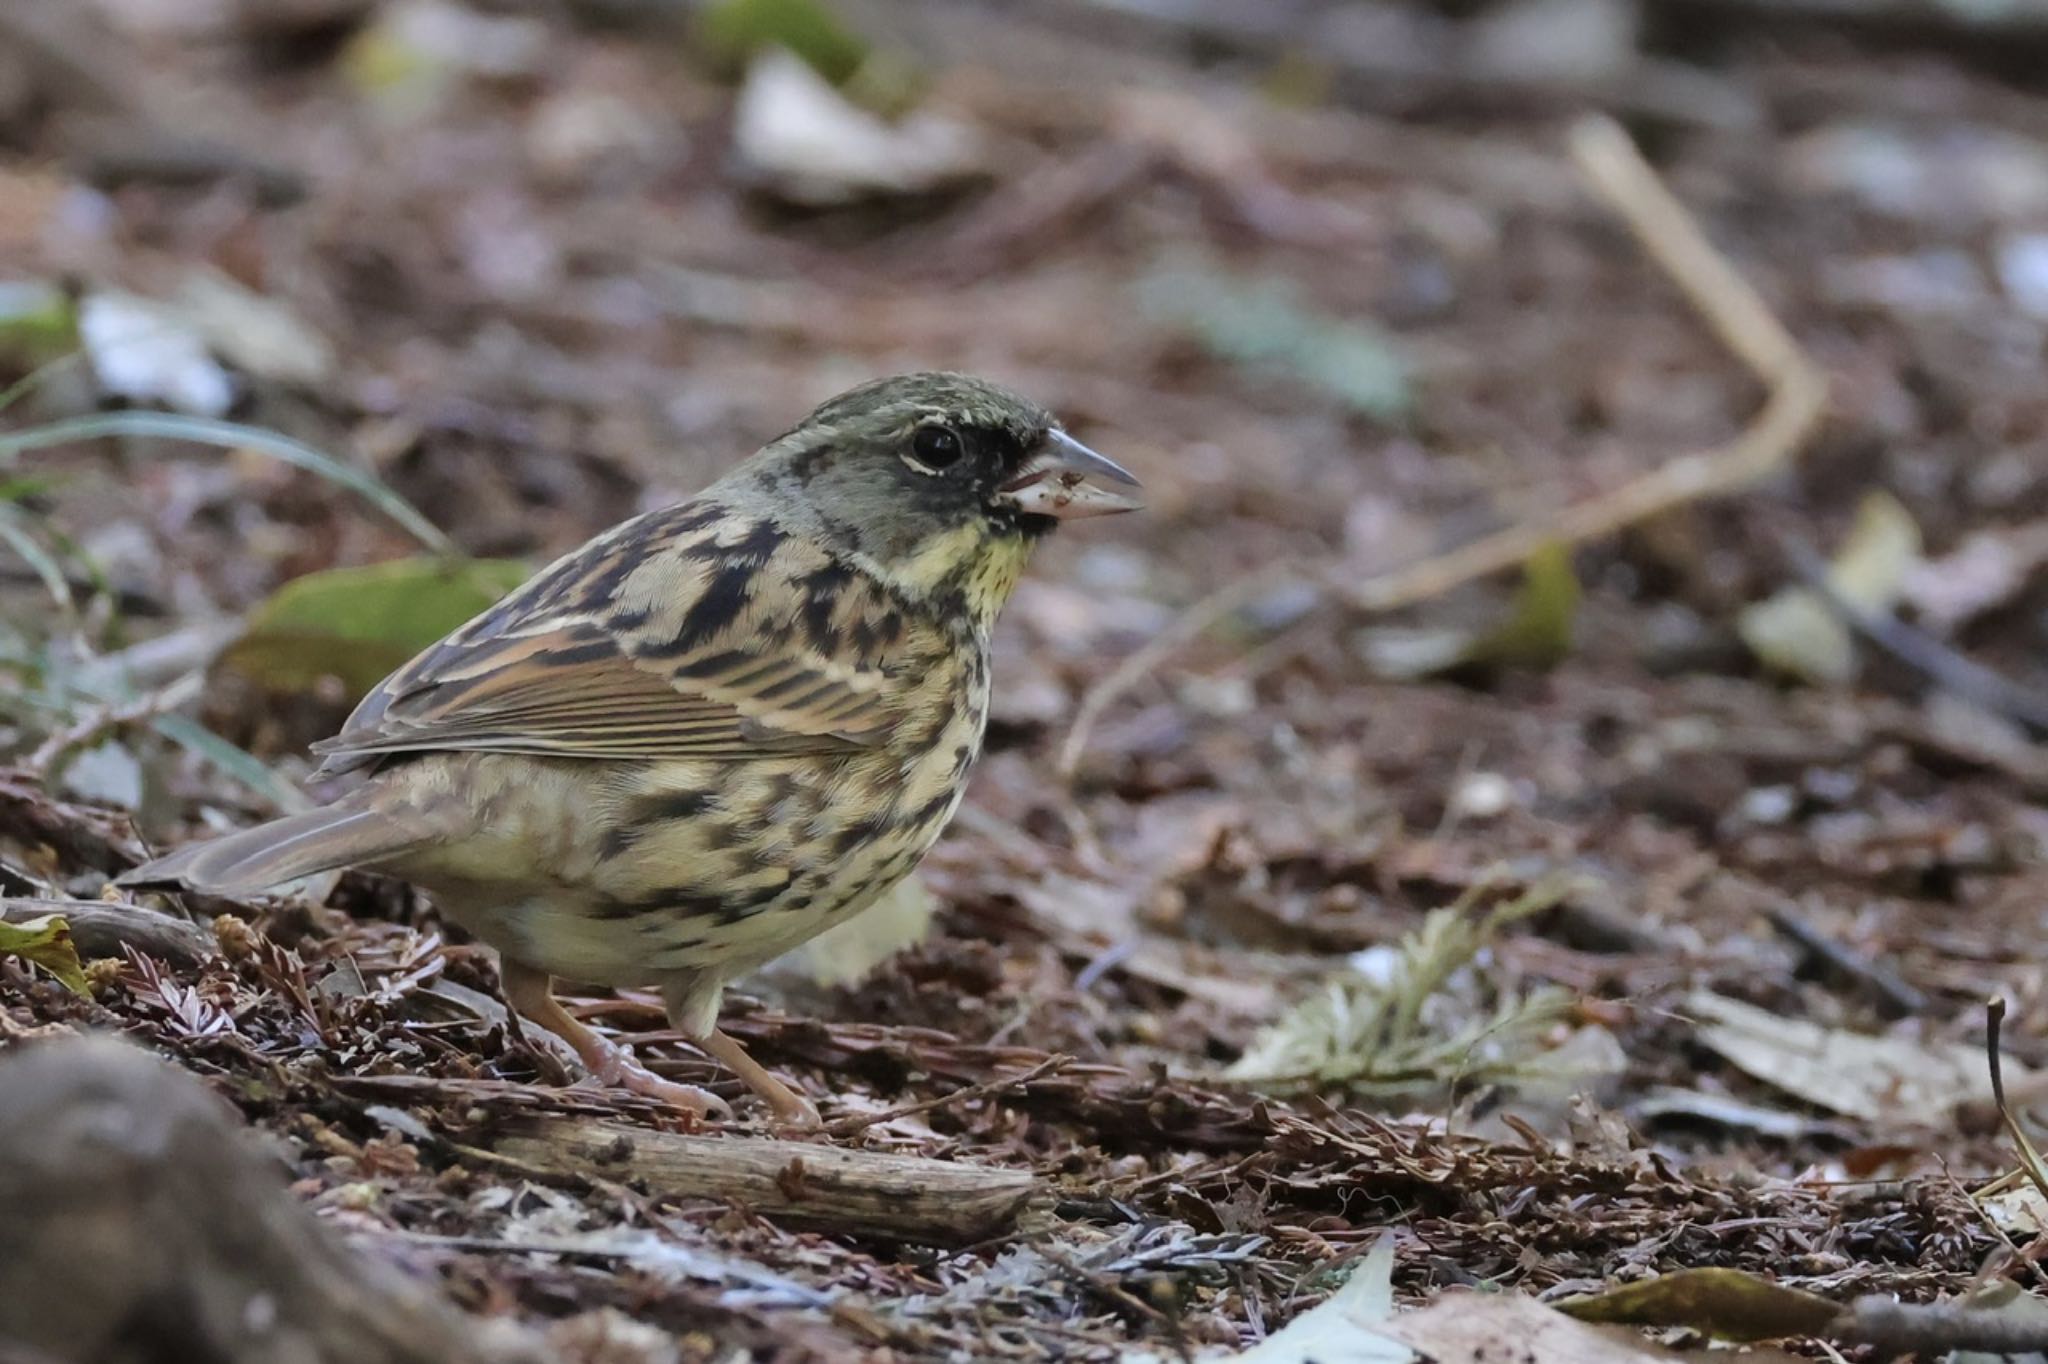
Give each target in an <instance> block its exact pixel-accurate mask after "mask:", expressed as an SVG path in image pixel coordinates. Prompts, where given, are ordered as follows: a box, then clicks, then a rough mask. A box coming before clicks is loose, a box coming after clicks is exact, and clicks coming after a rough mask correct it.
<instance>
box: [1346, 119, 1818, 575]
mask: <svg viewBox="0 0 2048 1364" xmlns="http://www.w3.org/2000/svg"><path fill="white" fill-rule="evenodd" d="M1571 151H1572V159H1573V160H1574V161H1575V162H1577V163H1578V167H1579V173H1580V174H1582V175H1583V176H1585V178H1586V181H1587V183H1588V184H1589V185H1591V186H1592V188H1593V190H1594V192H1595V193H1597V194H1599V195H1600V197H1601V198H1602V199H1604V200H1605V201H1606V202H1607V205H1608V207H1609V208H1612V209H1613V210H1614V211H1615V212H1616V213H1617V214H1619V215H1620V217H1621V219H1622V220H1623V221H1624V222H1625V223H1627V224H1628V226H1629V229H1630V231H1632V232H1634V233H1635V236H1636V240H1637V241H1639V242H1641V243H1642V246H1643V249H1644V250H1645V251H1647V252H1648V253H1649V255H1650V258H1651V259H1652V260H1654V261H1656V262H1657V264H1658V265H1660V266H1662V267H1663V269H1664V272H1665V273H1666V274H1667V275H1669V276H1670V277H1671V281H1672V283H1674V284H1676V285H1677V286H1678V287H1679V289H1680V290H1682V291H1683V292H1684V294H1685V296H1686V301H1687V302H1689V303H1691V304H1692V305H1693V307H1694V308H1695V309H1697V310H1698V312H1699V313H1700V315H1701V317H1703V318H1704V319H1705V320H1706V322H1707V324H1708V325H1709V326H1710V327H1712V328H1713V329H1714V334H1715V335H1716V336H1718V337H1719V338H1720V340H1721V343H1722V344H1723V345H1725V346H1727V347H1728V349H1729V350H1731V351H1733V352H1734V353H1735V356H1736V358H1737V359H1739V360H1741V361H1742V363H1743V364H1744V365H1745V366H1747V367H1748V369H1749V370H1750V372H1751V373H1753V374H1755V375H1756V377H1757V378H1758V379H1759V380H1761V381H1762V382H1763V383H1764V384H1766V385H1768V386H1769V388H1770V393H1771V396H1770V398H1769V400H1768V401H1767V402H1765V404H1764V407H1763V410H1762V411H1761V412H1759V413H1758V414H1757V417H1756V420H1755V421H1754V422H1752V423H1751V424H1750V426H1749V428H1748V429H1747V430H1745V431H1744V432H1743V433H1742V434H1741V435H1739V436H1737V437H1736V438H1735V439H1734V440H1732V441H1730V442H1729V443H1728V444H1726V445H1723V446H1720V447H1718V448H1716V449H1712V450H1702V451H1698V452H1696V453H1693V454H1689V455H1680V456H1678V457H1677V458H1675V459H1672V460H1668V461H1666V462H1665V463H1664V464H1661V465H1659V466H1658V467H1657V468H1656V469H1654V470H1652V471H1651V472H1649V473H1647V474H1645V475H1643V476H1642V477H1641V478H1638V479H1635V480H1633V481H1631V482H1628V483H1625V484H1623V485H1622V486H1621V487H1619V488H1616V489H1614V490H1613V491H1611V492H1607V493H1602V494H1600V495H1599V496H1597V497H1592V498H1588V499H1587V500H1586V501H1584V502H1581V503H1579V504H1578V505H1576V506H1572V507H1567V508H1565V509H1564V510H1563V511H1562V512H1560V513H1558V514H1557V515H1555V516H1550V517H1544V518H1540V519H1537V520H1534V521H1527V522H1523V523H1522V524H1520V525H1517V526H1510V527H1508V528H1507V529H1506V530H1502V531H1498V532H1496V533H1494V534H1492V535H1488V536H1485V537H1483V538H1482V539H1479V540H1476V541H1474V542H1473V543H1471V544H1469V545H1466V546H1463V547H1462V548H1460V549H1455V550H1453V551H1451V552H1450V553H1449V554H1444V555H1439V556H1437V557H1435V558H1432V559H1427V560H1424V561H1423V562H1422V563H1419V564H1415V565H1413V566H1411V567H1409V568H1404V569H1397V570H1395V571H1394V572H1391V573H1383V574H1379V575H1377V576H1374V577H1371V578H1367V579H1366V580H1365V581H1364V582H1361V583H1354V584H1352V585H1351V586H1350V587H1349V588H1348V589H1346V590H1345V593H1344V595H1345V596H1346V597H1347V598H1348V599H1349V600H1350V602H1351V603H1352V604H1353V605H1354V606H1357V607H1359V608H1361V609H1363V610H1367V611H1387V610H1391V609H1393V608H1395V607H1398V606H1408V605H1412V604H1413V603H1415V602H1418V601H1424V600H1427V599H1428V598H1431V597H1435V596H1439V595H1441V594H1442V593H1444V592H1446V591H1449V590H1450V589H1451V588H1453V587H1458V586H1460V585H1462V584H1464V583H1468V582H1470V581H1472V580H1473V579H1475V578H1480V577H1484V576H1486V575H1487V574H1490V573H1496V572H1499V571H1500V570H1502V569H1507V568H1513V567H1515V566H1516V565H1518V564H1521V563H1523V562H1525V561H1527V559H1528V558H1529V556H1530V555H1531V554H1533V553H1535V552H1536V551H1537V550H1538V549H1540V548H1542V547H1543V546H1544V545H1546V544H1552V543H1563V544H1567V545H1576V544H1580V543H1583V542H1585V541H1587V540H1592V539H1597V538H1599V537H1601V536H1606V535H1612V534H1613V533H1614V532H1616V531H1619V530H1622V529H1624V528H1626V527H1628V526H1632V525H1634V524H1636V523H1637V522H1639V521H1645V520H1648V519H1649V518H1651V517H1653V516H1658V515H1661V514H1663V513H1665V512H1668V511H1672V510H1674V509H1676V508H1678V507H1682V506H1685V505H1686V504H1688V503H1691V502H1696V501H1699V500H1701V499H1702V498H1708V497H1717V496H1721V495H1724V494H1727V493H1732V492H1738V491H1740V490H1742V489H1743V488H1746V487H1749V486H1750V485H1752V484H1754V483H1756V482H1758V481H1759V480H1761V479H1763V478H1767V477H1769V476H1770V475H1771V474H1773V473H1776V472H1777V471H1778V470H1779V469H1781V468H1783V467H1784V466H1785V464H1786V463H1788V462H1789V461H1790V459H1791V458H1792V455H1793V454H1794V453H1795V452H1796V451H1797V450H1798V449H1799V448H1800V446H1802V445H1803V444H1805V442H1806V440H1807V438H1808V437H1809V436H1811V435H1812V434H1813V430H1814V428H1815V427H1816V426H1817V425H1818V424H1819V422H1820V418H1821V415H1822V414H1823V413H1824V412H1825V411H1826V410H1827V399H1828V386H1827V380H1826V378H1825V377H1824V376H1823V375H1822V374H1821V372H1820V371H1819V369H1817V368H1816V367H1815V366H1814V365H1813V363H1812V362H1811V361H1809V360H1808V359H1807V358H1806V354H1805V352H1804V351H1802V350H1801V349H1800V348H1799V343H1798V342H1797V341H1795V340H1793V339H1792V334H1791V333H1790V332H1788V331H1786V330H1785V327H1784V324H1783V323H1781V322H1779V321H1778V319H1777V318H1776V317H1775V316H1773V315H1772V313H1771V310H1770V308H1769V307H1768V306H1767V305H1766V304H1765V303H1764V301H1763V299H1761V298H1760V297H1758V296H1757V292H1756V290H1754V289H1752V288H1751V287H1750V286H1749V282H1748V281H1747V280H1745V279H1743V278H1742V276H1741V275H1740V274H1738V273H1737V272H1736V270H1735V267H1734V266H1733V265H1730V264H1729V263H1728V259H1727V257H1725V256H1723V255H1722V254H1721V253H1720V252H1719V251H1717V250H1716V249H1715V248H1714V244H1713V243H1712V242H1710V241H1708V240H1707V236H1706V233H1705V232H1703V231H1701V230H1700V226H1699V224H1698V223H1697V222H1696V221H1694V219H1693V218H1692V216H1691V215H1690V214H1689V213H1687V212H1686V210H1685V206H1684V205H1683V204H1681V203H1679V202H1678V200H1677V199H1676V198H1675V197H1673V195H1672V193H1671V191H1670V190H1669V189H1667V188H1665V186H1664V182H1663V181H1662V180H1660V179H1658V178H1657V173H1656V171H1654V170H1652V169H1651V168H1650V165H1649V163H1648V162H1646V161H1644V160H1643V158H1642V155H1641V153H1639V152H1637V151H1636V149H1635V144H1634V143H1632V142H1630V141H1629V139H1628V134H1626V133H1624V132H1623V131H1622V130H1621V128H1620V126H1619V125H1618V124H1616V123H1615V122H1614V120H1613V119H1610V118H1606V117H1604V116H1601V115H1594V116H1592V117H1589V118H1586V119H1583V120H1581V121H1580V122H1579V123H1578V124H1576V125H1575V126H1574V127H1573V128H1572V133H1571Z"/></svg>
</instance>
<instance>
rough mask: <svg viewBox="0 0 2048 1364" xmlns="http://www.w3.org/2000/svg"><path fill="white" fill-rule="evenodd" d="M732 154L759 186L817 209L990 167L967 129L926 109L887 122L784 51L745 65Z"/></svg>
mask: <svg viewBox="0 0 2048 1364" xmlns="http://www.w3.org/2000/svg"><path fill="white" fill-rule="evenodd" d="M733 149H734V151H735V152H736V153H737V155H738V158H739V161H740V164H741V167H742V168H743V170H744V172H745V173H746V174H747V175H748V176H749V177H751V178H752V179H753V180H754V181H755V182H756V183H758V184H759V185H760V187H761V188H762V189H764V190H766V191H768V192H769V193H772V194H774V195H776V196H777V197H779V198H782V199H785V200H787V201H789V202H790V203H794V204H802V205H806V206H809V207H815V208H824V207H831V206H833V205H839V204H848V203H854V202H857V201H859V200H862V199H869V198H876V197H882V196H888V195H901V194H923V193H929V192H932V191H935V190H938V189H942V188H945V187H946V186H949V185H952V184H955V183H958V182H960V181H962V180H965V179H969V178H972V177H973V176H976V175H979V174H981V173H982V172H983V171H984V170H985V168H986V167H985V162H984V157H983V150H982V140H981V138H980V136H979V135H978V134H977V133H976V132H975V131H974V129H972V128H970V127H968V126H967V125H966V124H964V123H960V122H957V121H955V120H953V119H949V118H945V117H943V116H941V115H938V114H933V113H929V112H916V113H911V114H908V115H906V116H905V117H904V118H902V119H901V120H899V121H897V122H894V123H891V122H889V121H888V120H886V119H884V118H882V117H880V116H879V115H877V114H874V113H871V112H869V111H868V110H866V109H863V108H861V107H860V106H859V105H857V104H855V103H853V102H852V101H851V100H849V99H847V98H846V97H845V96H844V95H842V94H840V93H839V92H838V91H837V90H835V89H833V88H832V85H831V83H830V82H829V81H827V80H826V79H825V78H824V77H823V76H820V75H819V74H818V73H817V72H816V71H814V70H812V69H811V67H810V66H809V65H808V64H807V63H805V62H804V61H803V59H802V58H800V57H797V56H796V55H794V54H793V53H791V52H789V51H787V50H786V49H783V48H780V47H775V48H769V49H767V50H765V51H763V52H762V53H761V54H760V55H759V56H757V57H755V58H754V60H753V63H752V65H750V66H749V67H748V68H747V79H746V84H745V85H744V86H742V87H741V89H740V96H739V103H738V107H737V108H736V109H735V110H734V113H733Z"/></svg>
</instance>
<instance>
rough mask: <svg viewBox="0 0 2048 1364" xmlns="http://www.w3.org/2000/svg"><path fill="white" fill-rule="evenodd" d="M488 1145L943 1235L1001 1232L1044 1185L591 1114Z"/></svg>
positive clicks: (625, 1176)
mask: <svg viewBox="0 0 2048 1364" xmlns="http://www.w3.org/2000/svg"><path fill="white" fill-rule="evenodd" d="M489 1146H490V1149H492V1150H493V1151H496V1152H497V1153H499V1154H501V1155H506V1156H510V1157H512V1158H513V1159H515V1160H517V1161H520V1162H521V1163H522V1164H524V1165H526V1166H529V1167H531V1168H533V1169H536V1170H543V1171H549V1172H552V1173H557V1174H572V1173H573V1174H578V1175H586V1176H590V1177H594V1178H603V1179H612V1180H630V1181H635V1182H639V1183H643V1184H645V1185H646V1186H647V1188H648V1190H649V1191H650V1192H652V1193H654V1194H656V1195H659V1196H663V1197H669V1198H710V1199H722V1200H726V1201H730V1202H734V1203H739V1204H741V1205H743V1206H745V1207H747V1208H748V1209H750V1210H752V1211H753V1212H756V1213H759V1214H761V1215H762V1216H764V1217H767V1218H770V1219H771V1220H774V1221H779V1222H787V1223H790V1224H792V1225H799V1226H807V1227H812V1228H816V1229H818V1230H821V1231H830V1232H837V1233H841V1234H848V1235H856V1236H869V1237H883V1238H887V1239H890V1240H902V1241H914V1242H923V1243H930V1244H936V1245H972V1244H974V1243H975V1242H978V1241H985V1240H987V1239H989V1238H990V1237H992V1236H997V1235H1000V1234H1002V1233H1003V1232H1005V1231H1007V1230H1009V1229H1010V1227H1011V1226H1012V1225H1014V1224H1015V1222H1016V1220H1017V1218H1018V1217H1019V1216H1020V1215H1021V1214H1022V1213H1023V1212H1024V1210H1025V1208H1026V1207H1027V1206H1028V1205H1029V1204H1030V1203H1031V1202H1033V1200H1034V1199H1036V1198H1037V1197H1038V1196H1039V1195H1040V1194H1041V1193H1042V1192H1043V1186H1042V1185H1041V1184H1040V1182H1039V1180H1038V1178H1037V1176H1035V1175H1033V1174H1031V1173H1030V1172H1028V1171H1024V1170H1002V1169H995V1168H992V1167H988V1166H978V1165H963V1164H959V1163H957V1162H954V1161H945V1160H927V1159H925V1158H923V1157H920V1156H905V1155H895V1154H891V1153H885V1152H880V1151H849V1150H844V1149H841V1148H839V1147H833V1146H819V1145H813V1144H810V1143H807V1142H800V1141H774V1140H770V1139H767V1138H762V1137H735V1136H702V1137H699V1136H685V1135H682V1134H679V1133H674V1132H658V1131H654V1130H652V1129H649V1128H644V1127H630V1126H627V1125H625V1124H622V1123H609V1122H598V1121H593V1120H590V1119H584V1118H517V1119H514V1120H512V1121H511V1122H509V1123H507V1124H506V1125H505V1126H504V1128H503V1129H501V1131H500V1132H499V1134H498V1135H497V1136H496V1137H494V1138H493V1139H492V1140H491V1142H490V1143H489Z"/></svg>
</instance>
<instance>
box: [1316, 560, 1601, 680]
mask: <svg viewBox="0 0 2048 1364" xmlns="http://www.w3.org/2000/svg"><path fill="white" fill-rule="evenodd" d="M1579 595H1580V594H1579V580H1578V578H1577V577H1576V576H1574V575H1573V573H1572V556H1571V550H1570V549H1569V548H1568V547H1567V546H1565V545H1563V544H1559V543H1554V542H1553V543H1551V544H1547V545H1544V546H1543V547H1542V548H1540V549H1538V550H1537V551H1536V552H1535V553H1533V554H1531V555H1530V556H1529V558H1528V561H1527V562H1526V563H1524V564H1523V565H1522V586H1521V588H1520V590H1518V591H1517V592H1516V593H1515V600H1514V605H1513V606H1511V607H1510V608H1509V609H1508V614H1507V615H1506V617H1505V618H1503V619H1502V620H1501V621H1500V622H1499V623H1498V624H1497V625H1494V626H1492V627H1491V628H1486V629H1469V628H1464V627H1460V626H1456V625H1431V626H1421V627H1413V628H1409V627H1401V626H1382V627H1380V628H1379V629H1375V630H1366V631H1362V632H1360V634H1359V635H1358V638H1357V640H1356V644H1355V647H1356V648H1357V650H1358V652H1359V655H1360V657H1361V658H1363V659H1364V660H1365V663H1366V666H1367V667H1369V668H1371V669H1372V670H1373V671H1374V672H1376V673H1378V674H1379V675H1380V676H1381V677H1391V678H1398V679H1401V680H1406V681H1413V680H1416V679H1419V678H1424V677H1436V676H1440V675H1442V674H1444V673H1448V672H1453V671H1455V670H1457V669H1459V668H1470V667H1473V666H1474V665H1481V664H1491V665H1496V666H1501V667H1519V668H1549V667H1554V666H1555V665H1557V664H1558V663H1561V662H1563V661H1564V659H1565V658H1567V657H1568V656H1569V655H1570V654H1571V648H1572V621H1573V619H1574V618H1575V617H1576V616H1577V615H1578V610H1579Z"/></svg>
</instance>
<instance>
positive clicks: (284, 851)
mask: <svg viewBox="0 0 2048 1364" xmlns="http://www.w3.org/2000/svg"><path fill="white" fill-rule="evenodd" d="M377 795H378V792H377V791H376V789H375V788H374V787H369V788H364V789H363V790H360V791H356V792H353V793H351V794H350V795H348V796H346V797H344V798H343V799H341V800H339V801H336V802H335V803H334V804H332V805H326V806H322V807H321V808H320V809H317V810H307V811H304V812H302V813H300V814H296V815H286V816H285V817H284V818H282V819H273V820H271V821H270V822H269V823H268V824H259V825H257V826H256V827H255V828H253V829H244V830H242V831H241V832H239V833H232V834H228V835H226V836H225V837H222V838H216V839H213V840H211V841H210V842H206V843H195V844H192V845H190V846H188V847H183V848H180V849H178V851H176V852H174V853H172V854H170V855H169V856H168V857H159V858H158V859H157V860H156V861H154V862H148V863H145V864H143V865H142V866H140V867H137V868H135V870H133V871H130V872H127V873H125V874H123V875H122V876H121V877H120V878H119V879H118V880H117V881H116V883H115V884H117V885H122V886H134V887H152V886H153V887H183V888H184V889H186V890H196V891H202V892H207V893H211V894H215V895H249V894H252V893H254V892H256V891H260V890H264V889H266V888H267V887H270V886H277V885H282V884H284V883H285V882H287V881H296V880H298V879H299V878H300V877H304V876H312V875H314V874H316V873H318V872H323V871H334V870H336V869H337V868H340V867H354V866H362V865H365V864H368V863H374V862H382V861H386V860H388V859H390V858H393V857H397V856H399V855H401V854H403V853H406V852H409V851H411V850H412V849H415V848H418V847H422V846H424V845H425V844H427V843H430V842H433V841H434V840H435V831H434V830H432V829H430V828H428V827H427V826H426V822H425V821H423V820H420V819H418V818H403V817H401V816H399V815H397V814H394V813H392V812H390V811H388V810H384V809H380V808H378V806H377V804H376V797H377Z"/></svg>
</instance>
